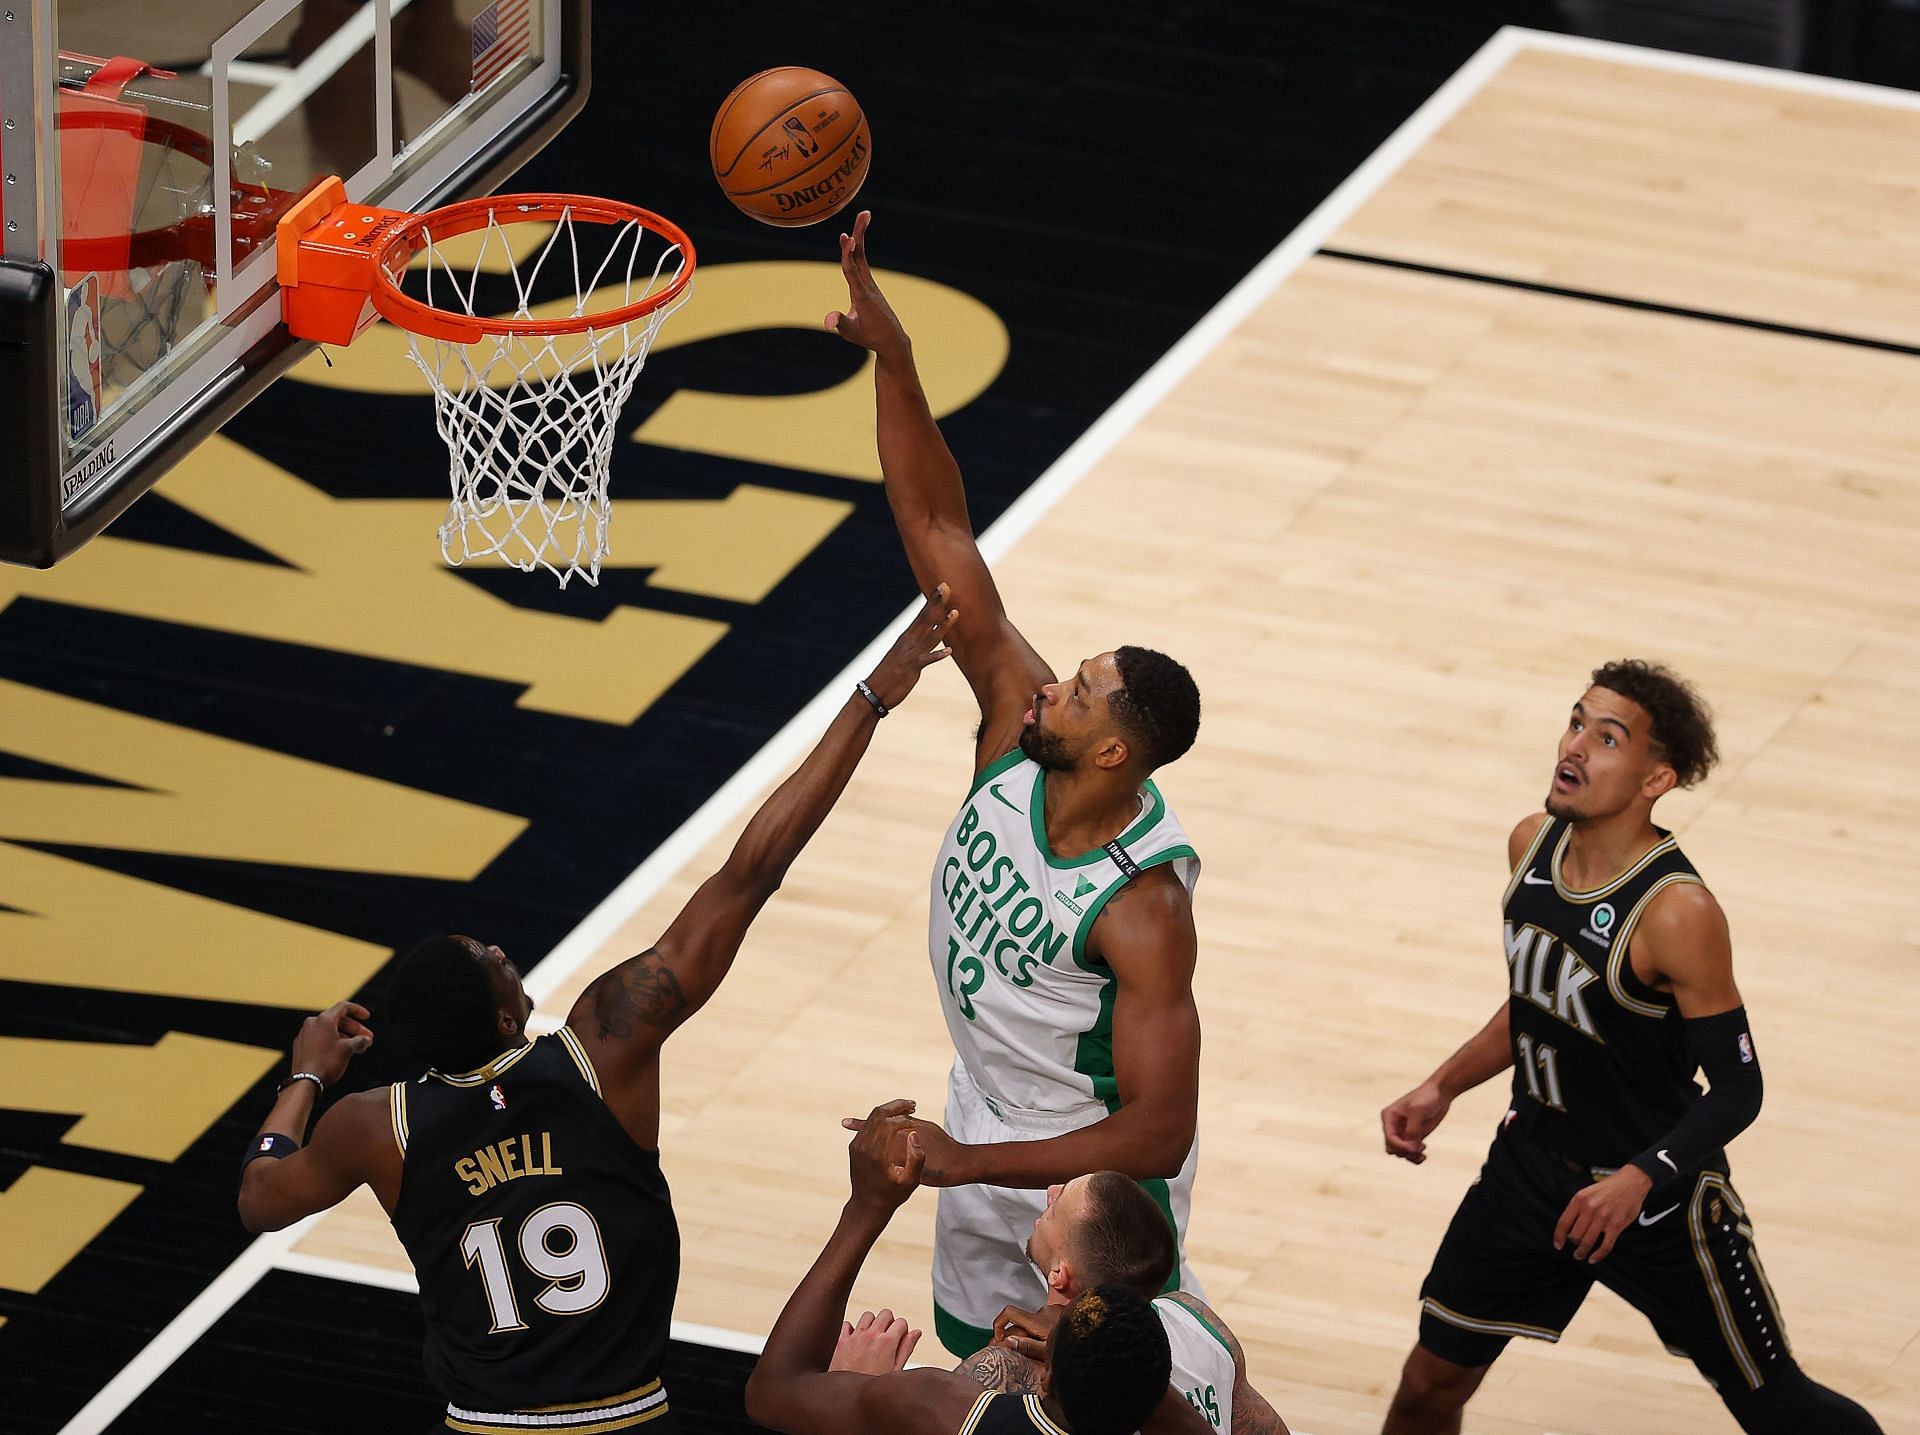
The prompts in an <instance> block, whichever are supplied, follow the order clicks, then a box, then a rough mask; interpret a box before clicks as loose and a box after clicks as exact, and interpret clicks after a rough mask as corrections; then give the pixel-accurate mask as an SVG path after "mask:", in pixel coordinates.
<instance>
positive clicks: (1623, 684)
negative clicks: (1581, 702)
mask: <svg viewBox="0 0 1920 1435" xmlns="http://www.w3.org/2000/svg"><path fill="white" fill-rule="evenodd" d="M1593 685H1594V686H1595V687H1597V688H1605V689H1606V690H1607V691H1608V692H1610V693H1618V694H1619V695H1620V696H1621V697H1623V698H1627V699H1629V700H1631V701H1633V702H1636V703H1638V704H1640V706H1641V707H1642V708H1644V709H1646V714H1647V720H1648V723H1649V728H1648V732H1647V736H1648V737H1649V738H1650V739H1651V740H1652V742H1653V747H1654V751H1655V752H1656V753H1657V754H1658V755H1659V757H1660V758H1661V759H1662V760H1663V761H1665V762H1666V763H1668V764H1669V765H1671V766H1672V768H1673V770H1674V772H1675V774H1676V775H1677V776H1678V777H1679V779H1680V786H1682V787H1692V786H1693V785H1694V784H1695V783H1696V782H1698V781H1700V779H1701V778H1703V777H1705V776H1706V775H1707V774H1708V773H1709V772H1711V771H1712V770H1713V765H1714V764H1715V763H1716V762H1718V761H1719V760H1720V745H1719V743H1718V742H1716V741H1715V740H1714V736H1713V714H1712V712H1711V711H1710V710H1709V709H1708V707H1707V704H1706V700H1705V699H1704V698H1702V697H1701V696H1700V694H1699V692H1698V691H1697V690H1696V689H1695V688H1694V686H1693V684H1691V683H1689V682H1688V681H1687V680H1686V679H1685V678H1683V677H1681V676H1680V675H1679V674H1678V673H1676V672H1674V671H1673V669H1671V668H1669V667H1665V666H1663V665H1662V664H1660V663H1647V662H1642V661H1641V660H1640V659H1638V658H1620V659H1618V660H1616V661H1614V662H1611V663H1607V664H1605V665H1604V666H1602V667H1598V668H1595V669H1594V670H1593Z"/></svg>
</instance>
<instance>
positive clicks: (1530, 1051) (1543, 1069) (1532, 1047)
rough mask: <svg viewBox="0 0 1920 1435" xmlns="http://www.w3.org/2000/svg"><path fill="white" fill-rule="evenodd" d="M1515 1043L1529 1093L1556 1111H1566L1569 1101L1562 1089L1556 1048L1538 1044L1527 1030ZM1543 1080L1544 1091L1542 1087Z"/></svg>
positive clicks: (1514, 1040) (1515, 1039)
mask: <svg viewBox="0 0 1920 1435" xmlns="http://www.w3.org/2000/svg"><path fill="white" fill-rule="evenodd" d="M1513 1044H1514V1045H1515V1046H1517V1047H1519V1048H1520V1070H1521V1072H1522V1073H1523V1074H1524V1075H1525V1076H1526V1078H1527V1094H1528V1095H1529V1096H1531V1097H1532V1098H1533V1099H1534V1100H1535V1101H1538V1102H1542V1103H1544V1104H1545V1105H1547V1106H1551V1107H1552V1108H1553V1109H1554V1110H1555V1111H1565V1110H1566V1109H1567V1101H1566V1097H1565V1096H1564V1095H1563V1094H1562V1093H1561V1090H1560V1059H1559V1056H1558V1055H1557V1054H1556V1053H1555V1051H1554V1049H1553V1048H1552V1047H1550V1046H1544V1045H1536V1044H1535V1042H1534V1039H1533V1038H1532V1037H1530V1036H1528V1035H1527V1034H1526V1033H1525V1032H1522V1033H1521V1034H1520V1035H1518V1036H1516V1037H1515V1038H1514V1039H1513ZM1536 1067H1537V1068H1538V1070H1537V1071H1536V1070H1535V1068H1536ZM1543 1081H1544V1083H1545V1090H1544V1092H1543V1091H1542V1089H1541V1086H1542V1082H1543Z"/></svg>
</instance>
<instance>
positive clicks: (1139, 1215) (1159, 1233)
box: [1068, 1171, 1179, 1300]
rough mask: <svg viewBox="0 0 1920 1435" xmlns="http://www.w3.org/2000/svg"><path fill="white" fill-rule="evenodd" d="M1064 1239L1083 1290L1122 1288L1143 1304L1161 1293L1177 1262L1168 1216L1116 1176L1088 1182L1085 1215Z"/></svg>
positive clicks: (1127, 1179) (1099, 1175)
mask: <svg viewBox="0 0 1920 1435" xmlns="http://www.w3.org/2000/svg"><path fill="white" fill-rule="evenodd" d="M1068 1239H1069V1240H1070V1241H1071V1242H1072V1243H1073V1255H1074V1257H1075V1261H1074V1263H1075V1265H1076V1266H1077V1267H1078V1268H1079V1270H1078V1274H1079V1277H1080V1283H1081V1284H1082V1285H1123V1286H1126V1287H1128V1288H1129V1289H1131V1290H1135V1291H1138V1292H1139V1293H1140V1294H1141V1295H1143V1296H1145V1297H1146V1298H1147V1299H1148V1300H1151V1299H1153V1297H1155V1296H1157V1295H1159V1294H1160V1292H1161V1291H1163V1290H1165V1289H1166V1285H1167V1281H1168V1280H1169V1279H1170V1278H1171V1277H1172V1275H1173V1267H1174V1264H1175V1262H1176V1261H1177V1260H1178V1259H1179V1247H1178V1246H1177V1245H1176V1244H1175V1240H1174V1234H1173V1223H1172V1222H1171V1221H1169V1220H1168V1219H1167V1213H1166V1212H1165V1211H1163V1210H1161V1209H1160V1207H1159V1205H1158V1204H1157V1203H1156V1202H1155V1201H1154V1199H1153V1197H1151V1196H1149V1195H1148V1194H1147V1193H1146V1190H1145V1189H1144V1188H1143V1187H1142V1186H1141V1185H1140V1183H1139V1182H1138V1181H1136V1180H1134V1179H1133V1177H1131V1176H1128V1175H1126V1174H1124V1173H1123V1172H1120V1171H1095V1172H1094V1173H1093V1174H1092V1175H1091V1176H1089V1177H1087V1192H1086V1205H1085V1207H1084V1212H1083V1214H1082V1215H1081V1217H1080V1220H1079V1222H1078V1223H1077V1224H1076V1225H1075V1226H1074V1228H1073V1233H1072V1235H1071V1236H1070V1237H1069V1238H1068Z"/></svg>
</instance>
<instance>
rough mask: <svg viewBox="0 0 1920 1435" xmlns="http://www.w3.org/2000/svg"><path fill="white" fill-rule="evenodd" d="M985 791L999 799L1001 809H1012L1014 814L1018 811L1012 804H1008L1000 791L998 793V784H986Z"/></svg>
mask: <svg viewBox="0 0 1920 1435" xmlns="http://www.w3.org/2000/svg"><path fill="white" fill-rule="evenodd" d="M987 791H988V792H991V793H992V794H993V795H994V796H995V797H997V798H999V799H1000V804H1001V805H1002V806H1003V807H1009V808H1012V809H1013V811H1015V812H1018V811H1019V810H1020V809H1019V808H1017V807H1014V806H1013V804H1012V803H1011V802H1008V801H1007V799H1006V797H1005V796H1004V795H1003V794H1002V793H1001V791H1000V784H999V783H997V782H994V783H989V784H988V786H987Z"/></svg>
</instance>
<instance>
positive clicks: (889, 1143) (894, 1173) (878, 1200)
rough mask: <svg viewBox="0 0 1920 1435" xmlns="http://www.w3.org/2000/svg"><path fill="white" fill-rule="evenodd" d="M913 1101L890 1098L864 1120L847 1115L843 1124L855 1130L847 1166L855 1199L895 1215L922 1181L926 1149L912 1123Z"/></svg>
mask: <svg viewBox="0 0 1920 1435" xmlns="http://www.w3.org/2000/svg"><path fill="white" fill-rule="evenodd" d="M913 1105H914V1104H913V1102H911V1101H889V1102H887V1103H886V1104H884V1105H882V1106H876V1107H874V1108H873V1110H872V1111H871V1112H870V1113H869V1114H868V1115H867V1117H866V1119H865V1120H864V1121H863V1120H861V1119H859V1118H858V1117H848V1118H847V1119H846V1120H845V1121H842V1122H841V1123H840V1124H841V1125H842V1126H844V1127H846V1128H847V1129H848V1130H849V1131H852V1132H854V1133H855V1134H854V1138H853V1140H852V1142H851V1143H849V1144H848V1146H847V1169H848V1175H849V1179H850V1181H851V1183H852V1186H853V1201H854V1204H855V1205H858V1206H862V1207H864V1208H866V1209H867V1210H869V1211H877V1212H880V1213H882V1214H884V1215H889V1216H890V1215H892V1214H893V1213H894V1212H895V1211H896V1210H898V1209H899V1208H900V1206H901V1205H902V1203H904V1202H905V1201H906V1199H907V1197H909V1196H911V1195H912V1194H913V1192H914V1188H915V1187H917V1186H918V1185H919V1184H920V1172H921V1168H922V1167H923V1166H925V1165H926V1160H927V1153H926V1152H925V1151H924V1150H922V1149H921V1146H920V1143H919V1140H918V1138H917V1137H916V1136H914V1134H913V1131H912V1127H913V1126H914V1125H917V1124H918V1123H916V1122H914V1120H913Z"/></svg>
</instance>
